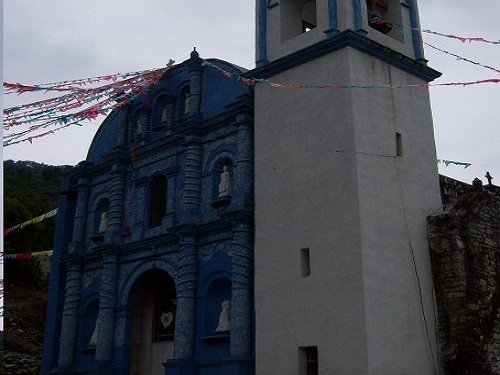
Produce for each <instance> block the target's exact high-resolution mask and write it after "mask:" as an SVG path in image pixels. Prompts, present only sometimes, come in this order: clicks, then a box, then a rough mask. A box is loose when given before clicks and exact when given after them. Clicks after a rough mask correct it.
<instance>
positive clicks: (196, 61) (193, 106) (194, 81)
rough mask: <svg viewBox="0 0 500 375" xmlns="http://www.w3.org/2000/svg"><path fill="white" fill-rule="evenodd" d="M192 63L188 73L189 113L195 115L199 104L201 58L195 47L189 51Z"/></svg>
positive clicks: (198, 110)
mask: <svg viewBox="0 0 500 375" xmlns="http://www.w3.org/2000/svg"><path fill="white" fill-rule="evenodd" d="M191 60H193V64H192V65H191V69H190V70H189V75H190V81H191V82H190V90H191V92H190V96H189V102H190V103H189V104H190V105H189V115H196V114H198V113H199V112H200V104H201V66H200V63H201V59H200V55H199V54H198V52H196V49H195V50H194V51H193V52H191Z"/></svg>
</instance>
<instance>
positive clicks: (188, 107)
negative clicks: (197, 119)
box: [184, 91, 193, 115]
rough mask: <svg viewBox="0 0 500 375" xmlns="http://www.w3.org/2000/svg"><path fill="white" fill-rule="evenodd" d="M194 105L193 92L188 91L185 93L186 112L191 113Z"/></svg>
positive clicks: (186, 113)
mask: <svg viewBox="0 0 500 375" xmlns="http://www.w3.org/2000/svg"><path fill="white" fill-rule="evenodd" d="M192 106H193V100H192V98H191V93H190V92H189V91H186V92H185V94H184V114H185V115H189V114H190V113H191V107H192Z"/></svg>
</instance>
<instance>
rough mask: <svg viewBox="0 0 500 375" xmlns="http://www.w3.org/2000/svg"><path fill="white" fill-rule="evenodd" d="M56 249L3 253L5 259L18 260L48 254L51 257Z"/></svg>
mask: <svg viewBox="0 0 500 375" xmlns="http://www.w3.org/2000/svg"><path fill="white" fill-rule="evenodd" d="M53 253H54V250H46V251H38V252H28V253H14V254H2V255H3V258H4V259H17V260H28V259H31V258H33V257H35V258H36V257H42V256H48V257H51V256H52V255H53Z"/></svg>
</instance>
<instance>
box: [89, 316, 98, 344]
mask: <svg viewBox="0 0 500 375" xmlns="http://www.w3.org/2000/svg"><path fill="white" fill-rule="evenodd" d="M98 329H99V319H97V320H96V321H95V327H94V333H92V337H91V338H90V341H89V345H95V344H96V343H97V330H98Z"/></svg>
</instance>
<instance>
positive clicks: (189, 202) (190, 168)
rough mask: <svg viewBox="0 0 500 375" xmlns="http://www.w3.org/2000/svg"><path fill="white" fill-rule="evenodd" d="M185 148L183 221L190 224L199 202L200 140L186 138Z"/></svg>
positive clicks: (195, 215) (193, 221) (195, 214)
mask: <svg viewBox="0 0 500 375" xmlns="http://www.w3.org/2000/svg"><path fill="white" fill-rule="evenodd" d="M185 146H186V156H185V164H184V202H183V203H184V215H183V216H184V217H183V221H184V222H185V223H187V224H192V223H195V222H196V221H197V218H198V210H199V207H200V200H201V140H200V138H199V137H196V136H188V137H187V139H186V142H185Z"/></svg>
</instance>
